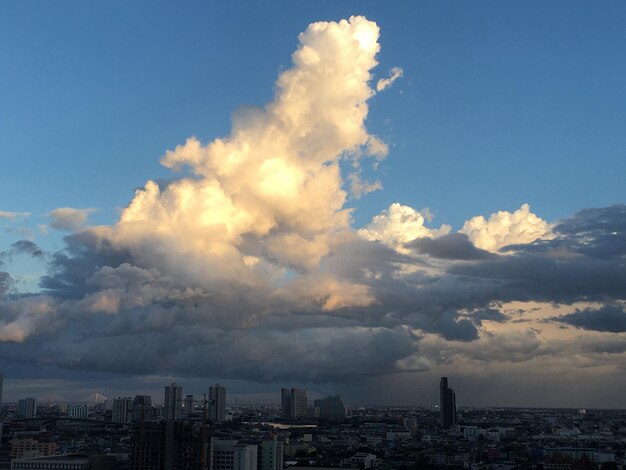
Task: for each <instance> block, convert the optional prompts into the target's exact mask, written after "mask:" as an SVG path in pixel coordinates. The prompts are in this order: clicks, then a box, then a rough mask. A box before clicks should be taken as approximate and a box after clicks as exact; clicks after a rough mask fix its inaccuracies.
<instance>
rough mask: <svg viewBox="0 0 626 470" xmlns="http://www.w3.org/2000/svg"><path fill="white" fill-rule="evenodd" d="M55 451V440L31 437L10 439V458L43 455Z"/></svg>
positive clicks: (51, 453)
mask: <svg viewBox="0 0 626 470" xmlns="http://www.w3.org/2000/svg"><path fill="white" fill-rule="evenodd" d="M56 451H57V444H56V443H55V442H46V441H40V440H39V439H33V438H32V437H25V438H15V439H11V458H12V459H19V458H24V457H43V456H46V455H53V454H55V453H56Z"/></svg>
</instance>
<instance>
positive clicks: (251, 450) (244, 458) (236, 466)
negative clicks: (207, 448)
mask: <svg viewBox="0 0 626 470" xmlns="http://www.w3.org/2000/svg"><path fill="white" fill-rule="evenodd" d="M212 447H213V452H212V454H213V458H212V468H213V470H257V446H256V445H254V444H239V443H238V441H236V440H214V441H213V443H212Z"/></svg>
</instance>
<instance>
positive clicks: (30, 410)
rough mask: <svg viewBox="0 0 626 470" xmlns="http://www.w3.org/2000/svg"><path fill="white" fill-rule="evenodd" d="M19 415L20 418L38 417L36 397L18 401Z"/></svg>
mask: <svg viewBox="0 0 626 470" xmlns="http://www.w3.org/2000/svg"><path fill="white" fill-rule="evenodd" d="M17 415H18V416H19V417H20V418H36V417H37V400H35V399H34V398H22V399H20V400H18V402H17Z"/></svg>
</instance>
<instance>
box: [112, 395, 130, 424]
mask: <svg viewBox="0 0 626 470" xmlns="http://www.w3.org/2000/svg"><path fill="white" fill-rule="evenodd" d="M132 404H133V399H132V398H131V397H119V398H115V399H114V400H113V410H112V415H111V421H113V422H115V423H130V420H131V417H132V415H131V411H132Z"/></svg>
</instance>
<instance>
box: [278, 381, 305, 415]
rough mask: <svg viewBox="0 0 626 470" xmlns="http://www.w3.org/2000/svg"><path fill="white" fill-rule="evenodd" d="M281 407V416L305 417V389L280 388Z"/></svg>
mask: <svg viewBox="0 0 626 470" xmlns="http://www.w3.org/2000/svg"><path fill="white" fill-rule="evenodd" d="M281 407H282V416H283V418H288V419H296V418H305V417H306V413H307V400H306V390H301V389H298V388H292V389H288V388H283V389H281Z"/></svg>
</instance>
